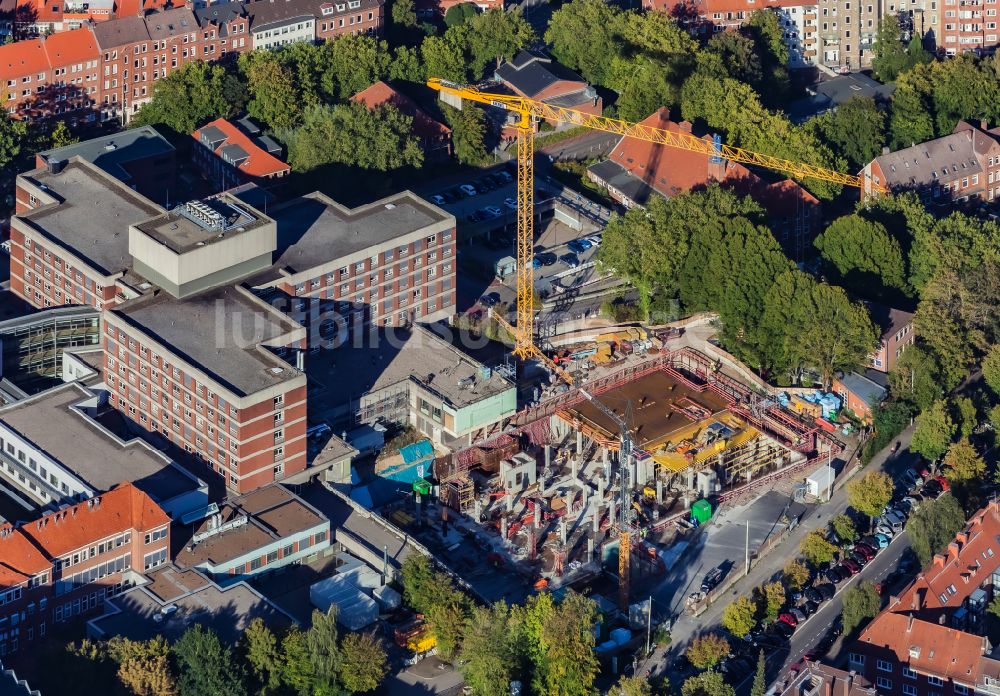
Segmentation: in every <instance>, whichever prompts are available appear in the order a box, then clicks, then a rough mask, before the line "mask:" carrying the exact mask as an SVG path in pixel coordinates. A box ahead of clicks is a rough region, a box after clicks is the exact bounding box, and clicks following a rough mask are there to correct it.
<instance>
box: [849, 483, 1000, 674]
mask: <svg viewBox="0 0 1000 696" xmlns="http://www.w3.org/2000/svg"><path fill="white" fill-rule="evenodd" d="M998 568H1000V503H998V502H997V501H992V502H990V503H989V505H987V506H986V507H985V508H983V509H982V510H979V511H978V512H977V513H976V514H974V515H973V516H972V517H971V518H970V519H969V521H968V523H967V524H966V526H965V528H964V529H963V530H962V531H961V532H959V533H958V534H957V535H956V536H955V540H954V541H952V542H951V543H950V544H949V545H948V547H947V548H946V549H945V552H944V553H942V554H938V555H936V556H935V557H934V559H933V560H932V561H931V563H930V565H928V566H927V567H926V568H925V569H924V570H923V572H922V573H920V575H918V576H917V577H916V578H915V579H914V580H913V582H911V583H910V584H909V585H908V586H907V587H906V588H905V589H904V590H903V591H902V592H901V593H900V594H899V596H898V597H895V598H893V599H892V600H891V601H890V603H889V606H887V607H886V608H885V610H883V611H882V613H880V614H879V615H878V616H877V617H875V618H874V619H873V620H872V622H871V623H870V624H868V626H867V627H866V628H865V629H864V630H863V631H862V632H861V635H860V636H859V637H858V642H859V644H861V645H862V646H870V647H872V648H878V649H883V650H888V651H890V652H893V653H895V655H896V657H897V659H898V660H899V661H900V662H901V663H904V664H907V663H908V664H909V665H910V667H911V668H912V669H914V670H917V671H921V672H925V673H928V674H933V675H936V676H939V677H940V678H942V679H947V678H953V679H956V680H959V681H961V682H963V683H973V682H975V679H976V676H977V674H978V673H979V672H981V671H982V670H983V669H984V666H983V664H982V662H983V660H985V659H986V658H985V657H984V653H985V652H986V650H987V649H988V647H989V646H988V643H987V641H986V640H985V639H984V638H982V637H981V636H978V635H974V634H972V633H966V632H964V631H961V630H957V629H954V628H951V627H950V625H949V623H950V619H951V618H952V616H953V615H954V613H955V611H956V610H957V609H959V608H960V607H962V606H963V604H964V602H965V600H966V599H967V598H968V597H969V596H970V595H971V594H972V593H973V592H976V590H979V589H980V587H981V586H982V585H983V583H984V582H987V583H989V582H991V581H992V580H991V578H992V575H993V573H994V572H995V571H996V570H997V569H998Z"/></svg>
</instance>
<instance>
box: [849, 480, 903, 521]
mask: <svg viewBox="0 0 1000 696" xmlns="http://www.w3.org/2000/svg"><path fill="white" fill-rule="evenodd" d="M894 490H895V484H894V483H893V481H892V477H891V476H889V475H888V474H887V473H885V472H884V471H868V472H866V473H865V474H863V475H862V476H860V477H857V478H854V479H852V480H851V482H850V483H848V484H847V502H848V503H849V504H850V506H851V507H853V508H854V509H855V510H857V511H858V512H860V513H861V514H862V515H867V516H868V517H870V518H872V519H875V518H876V517H878V516H879V515H881V514H882V509H883V508H884V507H885V506H886V505H888V504H889V501H890V500H892V493H893V491H894Z"/></svg>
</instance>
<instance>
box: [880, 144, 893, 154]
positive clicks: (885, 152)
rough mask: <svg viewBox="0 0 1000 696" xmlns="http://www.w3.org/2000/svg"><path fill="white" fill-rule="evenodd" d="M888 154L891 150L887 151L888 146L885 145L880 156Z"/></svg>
mask: <svg viewBox="0 0 1000 696" xmlns="http://www.w3.org/2000/svg"><path fill="white" fill-rule="evenodd" d="M890 152H892V150H890V149H889V146H888V145H885V146H883V147H882V154H883V155H888V154H889V153H890Z"/></svg>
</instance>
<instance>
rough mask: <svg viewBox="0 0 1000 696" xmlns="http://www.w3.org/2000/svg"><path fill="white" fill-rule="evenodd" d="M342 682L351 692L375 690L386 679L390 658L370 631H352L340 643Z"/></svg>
mask: <svg viewBox="0 0 1000 696" xmlns="http://www.w3.org/2000/svg"><path fill="white" fill-rule="evenodd" d="M340 656H341V659H340V665H339V673H340V683H341V684H343V685H344V688H345V689H347V690H348V691H350V692H351V693H364V692H366V691H374V690H375V689H377V688H378V685H379V684H381V683H382V680H383V679H385V675H386V672H387V669H388V658H387V656H386V654H385V649H384V648H383V647H382V644H381V643H379V642H378V640H376V639H375V637H374V636H372V634H370V633H350V634H348V635H346V636H344V640H343V641H342V642H341V643H340Z"/></svg>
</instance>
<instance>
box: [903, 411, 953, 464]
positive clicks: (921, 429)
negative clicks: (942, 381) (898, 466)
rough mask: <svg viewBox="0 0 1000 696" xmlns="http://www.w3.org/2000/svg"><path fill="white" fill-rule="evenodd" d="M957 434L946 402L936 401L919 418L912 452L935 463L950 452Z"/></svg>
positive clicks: (911, 448) (911, 443)
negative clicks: (949, 448)
mask: <svg viewBox="0 0 1000 696" xmlns="http://www.w3.org/2000/svg"><path fill="white" fill-rule="evenodd" d="M955 433H956V427H955V421H954V420H952V417H951V414H950V413H949V412H948V404H947V403H946V402H945V401H944V400H938V401H935V402H934V403H933V404H931V407H930V408H929V409H927V410H926V411H924V412H923V413H921V414H920V415H919V416H917V420H916V428H915V429H914V431H913V439H912V440H910V450H912V451H913V452H916V453H917V454H921V455H923V456H925V457H927V458H928V459H930V460H932V461H933V460H935V459H937V458H939V457H940V456H941V455H942V454H944V453H945V452H946V451H947V450H948V447H949V445H950V444H951V441H952V438H954V437H955Z"/></svg>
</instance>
